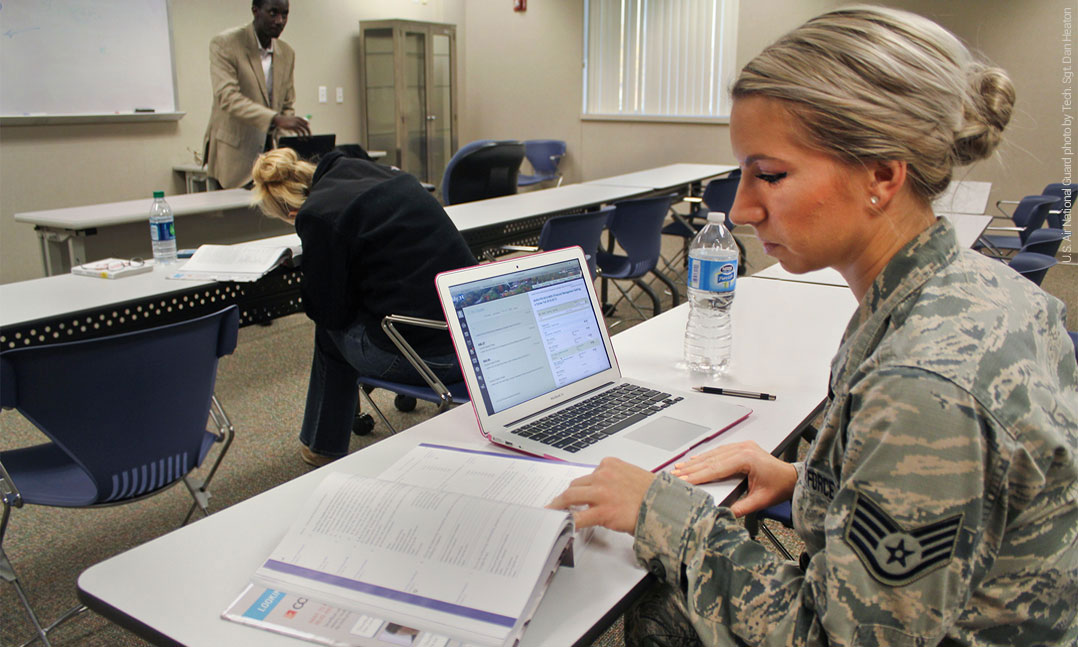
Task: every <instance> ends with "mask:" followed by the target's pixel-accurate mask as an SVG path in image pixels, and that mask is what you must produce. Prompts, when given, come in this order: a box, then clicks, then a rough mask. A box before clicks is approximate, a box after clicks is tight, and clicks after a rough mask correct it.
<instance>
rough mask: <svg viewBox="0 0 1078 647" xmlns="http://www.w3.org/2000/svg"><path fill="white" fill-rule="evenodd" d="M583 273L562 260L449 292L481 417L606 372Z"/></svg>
mask: <svg viewBox="0 0 1078 647" xmlns="http://www.w3.org/2000/svg"><path fill="white" fill-rule="evenodd" d="M584 276H585V275H584V274H583V272H581V270H580V264H579V263H578V262H577V261H565V262H562V263H556V264H552V265H549V266H544V267H542V268H538V269H533V270H525V271H521V272H516V273H513V274H509V275H507V276H501V277H498V278H496V279H486V280H481V281H475V282H473V283H469V284H465V285H461V286H457V287H456V288H454V289H453V290H452V294H453V303H454V306H455V310H456V313H457V318H458V320H459V321H460V327H461V331H462V332H463V334H464V338H465V340H467V342H468V344H467V346H468V353H469V356H470V359H471V362H472V368H473V369H474V370H475V374H476V378H477V380H478V382H479V387H480V391H481V393H482V396H483V404H484V405H485V407H486V410H487V414H488V415H490V414H494V413H497V412H499V411H503V410H505V409H507V408H508V407H511V406H514V405H517V404H520V403H521V402H526V401H528V400H531V399H532V398H535V397H537V396H540V395H543V394H545V393H549V392H551V391H553V390H554V389H556V388H558V387H561V386H564V385H566V384H570V383H572V382H575V381H577V380H580V379H582V378H585V377H588V376H590V375H594V374H596V373H598V372H600V371H604V370H606V369H608V368H610V361H609V358H608V357H607V354H606V348H605V347H604V345H603V338H602V334H601V332H600V330H599V325H600V324H599V322H598V321H597V320H596V317H595V311H594V310H593V308H592V305H591V297H590V295H589V294H588V286H587V284H586V283H585V282H584Z"/></svg>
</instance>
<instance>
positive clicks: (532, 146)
mask: <svg viewBox="0 0 1078 647" xmlns="http://www.w3.org/2000/svg"><path fill="white" fill-rule="evenodd" d="M524 157H526V158H528V163H530V164H531V165H532V170H533V171H535V173H534V174H530V175H525V174H521V175H520V176H519V177H517V186H531V185H533V184H540V183H542V182H551V181H553V180H557V181H558V184H557V186H561V179H562V178H561V174H560V173H558V164H560V163H561V158H562V157H565V142H563V141H562V140H560V139H528V140H525V141H524Z"/></svg>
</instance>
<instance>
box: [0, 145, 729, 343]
mask: <svg viewBox="0 0 1078 647" xmlns="http://www.w3.org/2000/svg"><path fill="white" fill-rule="evenodd" d="M733 168H735V167H733V166H729V165H718V164H670V165H667V166H661V167H658V168H655V169H650V170H647V171H641V172H638V173H634V174H629V175H627V176H617V177H616V178H607V179H608V180H612V181H617V182H619V183H616V184H604V183H603V182H604V181H603V180H597V181H595V182H592V183H584V184H569V185H564V186H561V187H555V188H549V189H542V190H538V191H529V192H527V193H519V194H515V195H509V196H504V197H500V198H491V199H489V200H479V201H476V202H468V203H464V204H458V205H452V206H449V207H446V213H447V214H449V217H450V219H451V220H452V221H453V224H454V225H456V227H457V229H458V230H460V232H461V234H462V235H463V236H464V238H465V240H466V241H468V244H469V245H470V246H471V247H472V249H473V251H474V252H475V253H476V255H477V256H481V255H482V252H483V251H484V250H485V249H491V248H498V247H500V246H502V245H505V244H510V243H517V244H534V242H535V240H536V237H537V236H538V234H539V231H540V230H541V229H542V226H543V223H544V222H545V221H546V220H547V219H549V218H550V217H552V216H555V215H559V214H563V213H573V212H579V211H582V210H586V209H591V208H596V207H598V206H601V205H603V204H607V203H611V202H616V201H618V200H623V199H625V198H630V197H635V196H640V195H646V194H649V193H654V192H657V191H661V192H679V193H687V192H688V191H690V190H694V189H695V188H696V187H698V186H699V184H700V183H701V182H703V181H704V180H707V179H709V178H712V177H716V176H718V175H721V174H723V173H727V172H729V171H730V170H732V169H733ZM623 178H629V180H628V182H629V184H623V183H620V182H626V180H624V179H623ZM173 200H174V198H173V197H170V198H169V201H170V202H172V201H173ZM249 201H250V193H249V192H247V191H244V190H243V189H232V190H227V191H212V192H209V193H195V194H190V195H181V196H175V202H176V204H173V210H174V211H175V212H177V213H180V209H183V213H195V212H200V213H209V212H221V213H224V212H229V213H231V212H230V211H229V210H230V209H240V208H241V207H242V208H243V209H248V207H247V206H246V205H248V204H249ZM148 204H149V201H148V200H141V201H140V200H135V201H129V202H125V203H114V204H111V205H96V206H91V207H85V208H81V209H59V210H54V211H50V212H35V213H36V215H34V217H33V221H34V222H36V223H37V224H38V225H39V226H50V227H55V228H57V229H61V230H63V231H67V232H79V231H84V230H88V229H95V228H99V227H106V226H108V223H109V222H120V221H123V222H127V223H128V224H132V225H134V224H137V226H138V227H139V228H140V236H141V238H140V240H142V241H143V244H145V243H146V238H147V237H146V230H145V227H143V223H144V221H145V218H146V213H147V209H148ZM199 210H201V211H199ZM21 215H22V216H23V217H24V221H26V222H30V221H31V220H30V219H27V218H28V216H27V215H26V214H21ZM258 217H259V218H261V221H259V224H258V226H259V227H266V226H268V224H266V223H270V222H272V221H271V219H268V218H265V217H263V216H258ZM230 218H231V216H229V217H226V218H218V219H217V221H218V222H219V223H220V225H221V226H222V227H223V226H225V225H226V223H227V222H228V221H229V219H230ZM16 219H18V216H17V218H16ZM263 221H264V222H263ZM280 224H281V225H285V229H284V231H281V232H279V233H280V234H281V235H282V236H294V234H286V233H285V232H287V231H289V230H291V227H289V226H287V225H286V224H285V223H280ZM181 227H182V224H181ZM253 231H257V230H253ZM256 237H257V238H262V237H263V236H256ZM248 238H250V237H248ZM181 240H182V238H181ZM182 244H186V243H182ZM104 255H106V256H121V254H119V253H117V252H111V251H110V252H108V253H106V254H104ZM299 298H300V297H299V271H298V269H294V268H280V269H277V270H274V271H273V272H271V273H270V274H269V275H267V276H266V277H263V279H261V280H259V281H258V282H256V283H213V282H200V281H173V280H166V279H165V278H164V272H159V271H156V270H155V271H154V272H153V273H150V274H139V275H135V276H130V277H125V278H123V279H117V280H113V281H109V280H103V279H96V278H90V277H84V276H73V275H71V274H60V275H56V276H48V277H45V278H42V279H33V280H30V281H22V282H19V283H9V284H4V285H0V304H2V306H3V307H2V308H0V348H12V347H15V346H17V345H27V344H43V343H56V342H61V341H73V340H76V339H84V338H88V337H93V336H99V335H103V334H110V333H114V332H121V331H124V330H134V329H139V328H144V327H148V326H150V325H161V324H166V323H171V322H173V321H179V320H181V319H184V318H188V317H194V316H197V315H199V314H205V313H208V312H210V311H213V310H216V309H218V308H219V307H220V306H221V305H224V304H229V303H237V304H238V305H239V306H240V310H241V314H240V323H241V325H248V324H252V323H259V322H262V321H267V320H270V319H273V318H275V317H280V316H284V315H287V314H291V313H294V312H298V311H299V310H300V308H301V304H300V300H299Z"/></svg>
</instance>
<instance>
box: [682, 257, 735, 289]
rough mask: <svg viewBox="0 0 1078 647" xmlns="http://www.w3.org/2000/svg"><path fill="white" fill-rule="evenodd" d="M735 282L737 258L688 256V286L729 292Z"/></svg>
mask: <svg viewBox="0 0 1078 647" xmlns="http://www.w3.org/2000/svg"><path fill="white" fill-rule="evenodd" d="M736 282H737V260H726V261H715V260H708V259H704V258H689V287H690V288H693V289H696V290H707V291H708V292H729V291H731V290H733V289H734V284H735V283H736Z"/></svg>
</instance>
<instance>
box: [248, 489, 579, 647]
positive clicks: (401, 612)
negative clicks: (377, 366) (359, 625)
mask: <svg viewBox="0 0 1078 647" xmlns="http://www.w3.org/2000/svg"><path fill="white" fill-rule="evenodd" d="M571 532H572V522H571V518H570V517H569V515H568V514H567V513H565V512H562V511H556V510H547V509H544V508H537V507H529V506H523V505H514V504H509V503H505V502H501V501H492V500H488V499H481V498H477V497H472V496H467V495H463V494H458V493H455V492H451V491H447V490H435V489H428V488H420V487H414V486H411V485H407V484H404V483H397V482H391V481H386V480H381V479H371V478H365V477H360V476H355V475H351V476H350V475H346V474H341V473H337V472H334V473H330V474H329V475H328V476H327V477H326V479H325V480H324V481H323V482H322V483H321V484H320V485H319V487H318V488H317V490H316V492H315V495H314V496H313V498H312V500H311V504H310V506H309V507H308V508H307V509H306V510H304V512H303V514H302V516H301V517H300V518H299V519H297V520H296V522H295V523H294V524H293V526H292V528H290V529H289V531H288V533H287V534H286V536H285V537H284V538H283V539H282V541H281V542H280V544H279V545H278V546H277V547H276V548H275V549H274V550H273V552H272V553H271V555H270V557H269V559H267V560H266V561H265V562H264V563H263V565H262V566H261V567H260V568H259V569H258V570H257V571H256V573H255V578H254V581H255V583H256V584H262V585H265V586H266V587H267V588H271V589H274V590H282V591H290V592H295V593H305V594H310V596H311V597H317V598H319V599H323V600H326V601H327V602H330V603H337V604H343V605H344V606H347V607H349V608H352V609H356V610H360V611H362V612H364V613H366V614H369V615H371V616H373V617H377V618H385V619H387V620H390V621H392V622H394V623H398V624H401V625H404V626H407V627H414V628H416V629H417V630H424V631H428V632H431V633H435V634H439V635H444V636H452V637H454V638H458V639H462V640H464V641H466V642H474V643H476V644H483V645H503V644H507V643H508V642H509V641H510V637H511V636H514V635H519V633H520V632H522V630H523V624H524V621H526V620H527V619H529V618H530V617H531V614H532V613H534V608H535V606H536V605H537V604H538V599H539V598H540V597H541V594H542V592H543V591H545V589H546V586H547V583H548V581H549V578H550V577H551V576H552V575H553V572H554V570H555V569H556V568H557V563H558V560H559V558H560V556H561V552H562V550H563V549H564V546H565V545H566V544H567V543H568V541H569V537H570V536H571Z"/></svg>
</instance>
